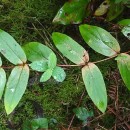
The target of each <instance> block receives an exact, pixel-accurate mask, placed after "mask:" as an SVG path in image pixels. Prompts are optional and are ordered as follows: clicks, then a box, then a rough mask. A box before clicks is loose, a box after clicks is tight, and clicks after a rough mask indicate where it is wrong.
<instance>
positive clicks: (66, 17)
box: [53, 0, 90, 25]
mask: <svg viewBox="0 0 130 130" xmlns="http://www.w3.org/2000/svg"><path fill="white" fill-rule="evenodd" d="M89 2H90V0H71V1H68V2H66V3H65V4H64V6H63V7H62V8H61V9H60V10H59V11H58V13H57V15H56V16H55V18H54V19H53V23H58V24H64V25H67V24H79V23H81V22H82V20H83V18H84V17H85V13H86V7H87V5H88V3H89Z"/></svg>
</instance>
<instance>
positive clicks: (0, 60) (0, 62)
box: [0, 57, 2, 66]
mask: <svg viewBox="0 0 130 130" xmlns="http://www.w3.org/2000/svg"><path fill="white" fill-rule="evenodd" d="M0 66H2V59H1V57H0Z"/></svg>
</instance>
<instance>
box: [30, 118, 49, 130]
mask: <svg viewBox="0 0 130 130" xmlns="http://www.w3.org/2000/svg"><path fill="white" fill-rule="evenodd" d="M31 124H32V128H33V127H34V128H36V127H37V128H38V129H42V128H44V129H47V128H48V120H47V119H46V118H38V119H33V120H32V121H31ZM34 130H37V129H34Z"/></svg>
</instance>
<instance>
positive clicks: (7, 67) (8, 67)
mask: <svg viewBox="0 0 130 130" xmlns="http://www.w3.org/2000/svg"><path fill="white" fill-rule="evenodd" d="M124 53H125V54H128V53H130V50H129V51H127V52H124ZM118 55H119V54H116V55H114V56H111V57H108V58H105V59H102V60H98V61H94V62H91V63H93V64H97V63H100V62H103V61H107V60H110V59H112V58H114V57H116V56H118ZM85 65H87V63H86V64H85V63H82V64H77V65H60V64H58V65H57V66H59V67H82V66H85ZM13 67H14V66H1V68H3V69H4V68H5V69H11V68H13Z"/></svg>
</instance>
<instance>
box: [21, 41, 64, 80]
mask: <svg viewBox="0 0 130 130" xmlns="http://www.w3.org/2000/svg"><path fill="white" fill-rule="evenodd" d="M23 49H24V51H25V52H26V54H27V58H28V60H29V61H31V62H32V63H31V64H30V67H31V68H32V69H33V70H36V71H39V72H44V73H43V74H42V76H41V78H40V82H45V81H47V80H48V79H50V78H51V76H53V78H54V79H55V80H56V81H58V82H62V81H63V80H64V79H65V77H66V74H65V72H64V70H63V69H62V68H61V67H58V66H56V65H57V58H56V55H55V54H54V52H53V51H52V50H51V49H50V48H48V47H47V46H45V45H43V44H41V43H38V42H30V43H28V44H26V45H25V46H23Z"/></svg>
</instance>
